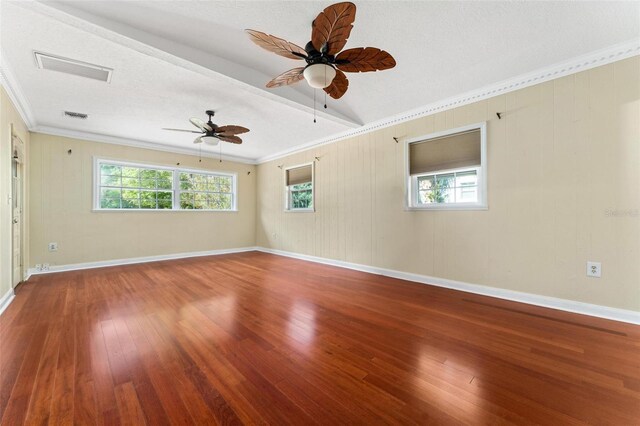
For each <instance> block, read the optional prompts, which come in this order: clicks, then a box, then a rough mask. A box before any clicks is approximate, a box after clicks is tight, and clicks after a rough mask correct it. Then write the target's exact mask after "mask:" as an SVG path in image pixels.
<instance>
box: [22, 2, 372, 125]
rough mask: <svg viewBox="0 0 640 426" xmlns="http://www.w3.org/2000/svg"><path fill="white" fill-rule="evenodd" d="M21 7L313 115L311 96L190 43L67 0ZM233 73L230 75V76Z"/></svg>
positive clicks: (335, 115)
mask: <svg viewBox="0 0 640 426" xmlns="http://www.w3.org/2000/svg"><path fill="white" fill-rule="evenodd" d="M16 4H18V5H19V6H21V7H24V8H26V9H29V10H31V11H33V12H37V13H40V14H44V15H46V16H49V17H51V18H53V19H56V20H58V21H60V22H63V23H65V24H68V25H71V26H73V27H75V28H78V29H80V30H83V31H87V32H90V33H91V34H95V35H97V36H99V37H102V38H104V39H106V40H109V41H111V42H114V43H117V44H120V45H122V46H125V47H127V48H130V49H133V50H135V51H137V52H140V53H142V54H145V55H148V56H152V57H154V58H158V59H161V60H164V61H166V62H168V63H171V64H173V65H175V66H178V67H181V68H184V69H188V70H190V71H193V72H197V73H199V74H202V75H204V76H207V77H209V78H213V79H216V80H218V81H224V82H226V83H230V84H233V85H236V86H238V88H239V89H241V90H244V91H247V92H250V93H252V94H255V95H258V96H262V97H263V98H266V99H269V100H271V101H275V102H278V103H280V104H282V105H285V106H288V107H290V108H294V109H296V110H298V111H303V112H306V113H308V114H310V115H313V113H314V110H313V107H312V105H313V98H311V97H309V96H307V95H305V94H304V93H301V92H299V91H296V90H293V89H292V90H287V91H286V92H285V93H284V94H283V95H279V94H275V93H274V92H270V91H267V90H265V89H263V88H262V87H263V86H264V82H265V81H267V80H269V79H270V77H269V76H267V75H265V74H262V73H261V72H259V71H257V70H255V69H252V68H249V67H246V66H244V65H241V64H237V63H234V62H231V61H229V60H227V59H224V58H221V57H218V56H215V55H212V54H210V53H208V52H204V51H202V50H200V49H197V48H194V47H192V46H186V45H184V44H180V43H176V42H174V41H171V40H168V39H166V38H163V37H159V36H156V35H154V34H150V33H148V32H145V31H141V30H139V29H136V28H134V27H131V26H129V25H124V24H122V23H118V22H115V21H112V20H109V19H104V18H101V17H98V16H95V15H92V14H89V13H86V12H84V11H81V10H78V9H76V8H73V7H71V6H68V5H66V4H61V3H57V2H40V1H37V2H17V3H16ZM231 76H233V77H231ZM315 113H316V115H317V116H318V117H319V118H322V119H326V120H329V121H332V122H335V123H337V124H340V125H343V126H347V127H350V128H356V127H359V126H361V125H362V124H363V123H362V122H360V121H359V120H358V119H356V118H354V117H351V116H349V115H347V114H343V113H341V112H340V111H338V110H336V109H335V108H332V109H330V110H324V109H323V108H320V109H317V110H316V111H315Z"/></svg>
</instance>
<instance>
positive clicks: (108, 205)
mask: <svg viewBox="0 0 640 426" xmlns="http://www.w3.org/2000/svg"><path fill="white" fill-rule="evenodd" d="M100 208H102V209H119V208H120V199H119V198H117V199H115V198H102V199H100Z"/></svg>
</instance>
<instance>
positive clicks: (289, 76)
mask: <svg viewBox="0 0 640 426" xmlns="http://www.w3.org/2000/svg"><path fill="white" fill-rule="evenodd" d="M303 71H304V67H298V68H294V69H291V70H289V71H285V72H283V73H282V74H280V75H279V76H277V77H276V78H274V79H273V80H271V81H270V82H268V83H267V87H268V88H269V89H271V88H272V87H280V86H287V85H289V84H293V83H297V82H299V81H300V80H303V79H304V75H302V73H303Z"/></svg>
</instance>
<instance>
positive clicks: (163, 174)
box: [156, 170, 173, 180]
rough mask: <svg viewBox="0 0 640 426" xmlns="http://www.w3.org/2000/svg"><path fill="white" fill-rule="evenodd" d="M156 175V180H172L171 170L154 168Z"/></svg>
mask: <svg viewBox="0 0 640 426" xmlns="http://www.w3.org/2000/svg"><path fill="white" fill-rule="evenodd" d="M156 177H157V178H158V180H160V179H167V180H173V172H172V171H171V170H156Z"/></svg>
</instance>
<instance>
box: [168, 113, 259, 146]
mask: <svg viewBox="0 0 640 426" xmlns="http://www.w3.org/2000/svg"><path fill="white" fill-rule="evenodd" d="M206 114H207V115H208V116H209V121H207V122H206V123H205V122H204V121H202V120H200V119H199V118H195V117H192V118H190V119H189V121H190V122H191V124H193V125H194V126H195V127H197V128H198V129H199V130H197V131H196V130H184V129H168V128H166V127H165V128H163V130H171V131H174V132H188V133H198V134H199V135H200V136H198V137H197V138H196V139H195V140H194V141H193V143H196V144H197V143H203V142H204V143H206V144H207V145H218V141H224V142H231V143H235V144H241V143H242V139H240V138H239V137H238V136H236V135H240V134H242V133H247V132H248V131H249V129H247V128H246V127H242V126H235V125H231V126H218V125H216V124H214V123H213V122H212V121H211V117H213V116H214V115H215V111H211V110H208V111H206Z"/></svg>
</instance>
